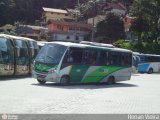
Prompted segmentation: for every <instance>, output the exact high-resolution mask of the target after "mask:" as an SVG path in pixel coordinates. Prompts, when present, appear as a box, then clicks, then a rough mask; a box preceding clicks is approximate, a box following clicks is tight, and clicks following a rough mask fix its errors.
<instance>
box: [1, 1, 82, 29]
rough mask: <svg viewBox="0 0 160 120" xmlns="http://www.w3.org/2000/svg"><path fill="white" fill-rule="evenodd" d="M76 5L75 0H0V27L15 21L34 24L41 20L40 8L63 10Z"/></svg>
mask: <svg viewBox="0 0 160 120" xmlns="http://www.w3.org/2000/svg"><path fill="white" fill-rule="evenodd" d="M79 1H80V2H82V1H84V0H79ZM76 4H77V0H0V26H3V25H4V24H14V22H16V21H20V22H25V23H26V24H34V21H35V20H40V19H41V16H42V7H49V8H58V9H65V8H74V6H75V5H76Z"/></svg>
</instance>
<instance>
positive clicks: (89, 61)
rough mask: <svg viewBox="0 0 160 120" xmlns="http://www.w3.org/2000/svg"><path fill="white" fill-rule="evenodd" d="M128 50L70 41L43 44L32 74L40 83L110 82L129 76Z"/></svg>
mask: <svg viewBox="0 0 160 120" xmlns="http://www.w3.org/2000/svg"><path fill="white" fill-rule="evenodd" d="M131 67H132V52H131V51H129V50H125V49H120V48H110V47H102V46H97V45H86V44H81V43H70V42H52V43H47V44H45V45H44V46H43V47H42V48H41V50H40V51H39V53H38V55H37V57H36V59H35V61H34V69H33V77H35V78H36V79H37V80H38V82H39V83H40V84H44V83H46V82H48V81H50V82H56V83H61V84H69V83H98V82H107V83H108V84H112V83H114V82H118V81H124V80H129V79H130V77H131Z"/></svg>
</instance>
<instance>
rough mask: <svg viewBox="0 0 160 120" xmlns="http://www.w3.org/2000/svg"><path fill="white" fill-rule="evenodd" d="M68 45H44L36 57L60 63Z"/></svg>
mask: <svg viewBox="0 0 160 120" xmlns="http://www.w3.org/2000/svg"><path fill="white" fill-rule="evenodd" d="M66 49H67V47H66V46H63V45H58V44H51V43H50V44H46V45H45V46H43V47H42V49H41V50H40V52H39V53H38V55H37V57H36V61H38V62H44V63H51V64H58V63H59V62H60V60H61V58H62V56H63V54H64V52H65V51H66Z"/></svg>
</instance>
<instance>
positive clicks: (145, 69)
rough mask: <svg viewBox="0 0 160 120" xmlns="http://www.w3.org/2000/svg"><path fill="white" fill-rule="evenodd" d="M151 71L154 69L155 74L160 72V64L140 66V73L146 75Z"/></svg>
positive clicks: (153, 63)
mask: <svg viewBox="0 0 160 120" xmlns="http://www.w3.org/2000/svg"><path fill="white" fill-rule="evenodd" d="M149 69H153V72H155V73H159V72H160V62H152V63H141V64H138V71H139V72H142V73H146V72H148V71H149Z"/></svg>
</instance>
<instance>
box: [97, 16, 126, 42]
mask: <svg viewBox="0 0 160 120" xmlns="http://www.w3.org/2000/svg"><path fill="white" fill-rule="evenodd" d="M96 36H97V37H100V36H103V37H104V38H105V40H106V41H105V42H106V43H107V40H111V41H112V43H113V42H114V41H116V40H119V39H124V37H125V31H124V24H123V20H121V19H120V18H119V17H118V16H116V15H115V14H113V13H108V14H107V16H106V19H105V20H103V21H101V22H99V23H98V24H97V31H96Z"/></svg>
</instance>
